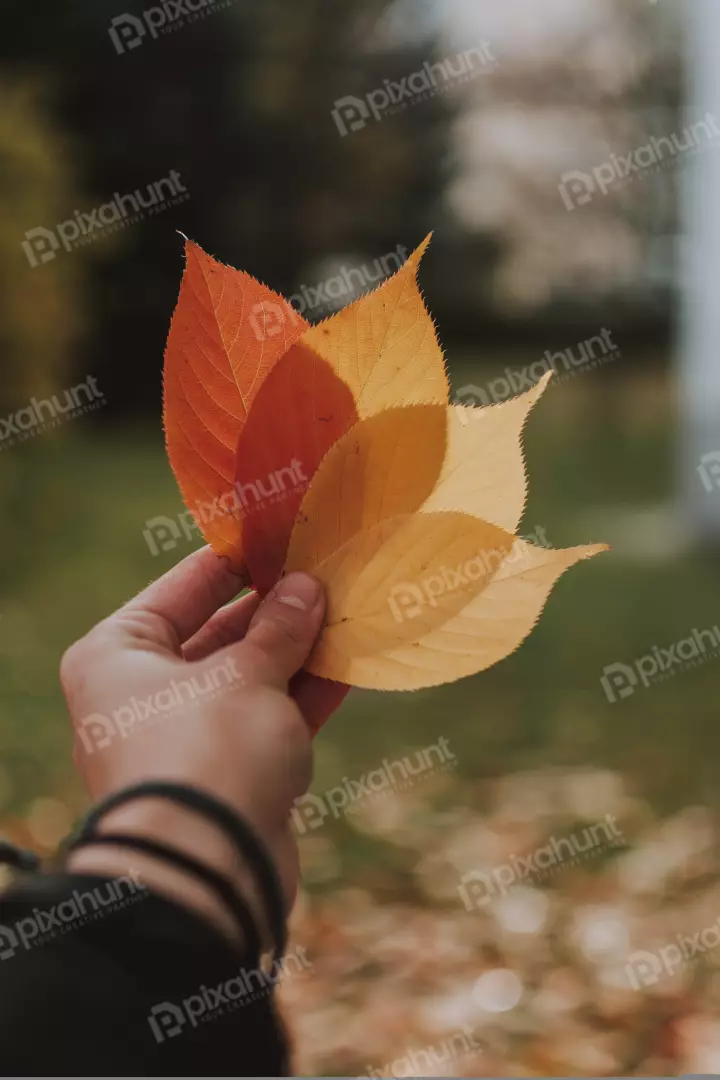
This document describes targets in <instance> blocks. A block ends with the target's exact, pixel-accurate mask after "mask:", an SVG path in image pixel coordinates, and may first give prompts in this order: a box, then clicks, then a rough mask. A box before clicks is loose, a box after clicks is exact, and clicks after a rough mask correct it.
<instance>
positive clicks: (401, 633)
mask: <svg viewBox="0 0 720 1080" xmlns="http://www.w3.org/2000/svg"><path fill="white" fill-rule="evenodd" d="M459 517H463V518H464V516H463V515H456V514H452V513H443V514H428V515H426V514H419V515H414V516H413V517H412V518H411V519H410V520H408V521H406V522H405V523H403V524H402V525H401V526H399V527H398V526H396V525H394V524H393V523H392V522H385V523H383V525H382V526H380V528H379V529H378V527H376V528H375V530H369V532H368V533H362V534H359V535H358V536H356V537H355V539H354V540H351V541H350V542H349V543H348V544H346V545H345V546H344V547H343V548H342V549H341V551H340V552H337V553H335V554H334V555H333V556H331V558H330V559H329V560H326V562H325V563H323V564H322V565H321V566H319V567H317V568H315V569H314V570H313V572H314V573H316V574H317V575H318V576H319V577H320V578H321V580H323V582H324V584H325V586H326V588H327V590H328V593H329V596H330V597H331V606H330V620H329V622H328V626H327V628H326V630H325V631H324V632H323V634H322V636H321V638H320V641H319V643H318V645H317V646H316V649H315V651H314V652H313V654H312V656H311V658H310V661H309V665H308V667H309V670H311V671H313V672H314V673H315V674H317V675H323V676H325V677H326V678H331V679H337V680H339V681H342V682H347V683H350V684H352V685H354V686H362V687H367V688H371V689H376V690H417V689H420V688H422V687H428V686H438V685H440V684H441V683H447V682H452V681H454V680H456V679H460V678H463V677H465V676H467V675H472V674H475V673H476V672H478V671H483V670H484V669H486V668H488V667H491V666H492V665H493V664H496V663H498V661H500V660H502V659H504V658H505V657H506V656H508V655H510V653H512V652H514V650H515V649H516V648H517V647H518V646H519V645H520V644H521V643H522V641H524V639H525V638H526V637H527V636H528V634H529V633H530V632H531V630H532V629H533V626H534V625H535V623H536V621H537V619H538V618H539V616H540V613H541V611H542V609H543V607H544V605H545V602H546V600H547V598H548V596H549V594H550V591H551V589H552V587H553V585H554V584H555V582H556V581H557V580H558V578H559V577H560V575H561V574H562V573H563V572H564V571H565V570H567V569H568V568H569V567H571V566H573V565H574V564H575V563H576V562H579V561H580V560H581V559H586V558H590V557H591V556H593V555H597V554H599V553H600V552H601V551H606V550H607V546H606V545H604V544H596V545H590V546H585V547H575V548H569V549H567V550H562V551H555V550H551V549H548V548H541V547H535V546H533V545H532V544H527V543H525V542H524V541H522V540H519V539H514V543H512V547H511V548H510V547H508V546H506V540H505V538H508V540H507V543H510V542H512V540H513V538H512V537H509V534H507V533H506V532H504V530H501V529H494V531H493V532H487V533H485V534H484V536H485V538H486V540H485V542H486V545H487V546H485V547H483V548H478V549H476V552H475V558H478V557H479V559H480V563H479V565H481V566H483V567H485V568H486V569H489V570H490V573H489V574H488V573H484V574H481V575H480V576H479V577H478V579H477V581H476V582H474V583H473V584H472V585H470V584H469V583H467V582H460V581H458V580H455V582H454V583H453V581H454V577H455V578H457V575H458V572H460V573H461V575H462V576H463V577H465V578H468V576H469V575H468V574H467V572H466V565H467V561H468V560H469V559H470V558H471V557H472V556H470V555H468V554H467V551H468V544H467V541H469V543H470V546H471V545H472V543H474V542H476V537H477V538H480V537H481V536H482V535H483V534H481V533H477V534H476V533H474V531H473V529H472V527H468V526H467V525H466V522H465V520H463V524H462V527H459V525H458V521H457V519H458V518H459ZM467 520H468V521H470V520H473V519H467ZM478 525H479V526H480V528H481V529H482V527H485V528H486V529H493V528H494V527H493V526H489V525H487V524H486V523H483V522H478ZM379 539H380V540H381V541H382V542H379ZM411 545H412V547H411ZM406 549H407V550H406ZM498 563H499V565H498ZM494 565H497V569H495V570H494V572H493V566H494ZM363 567H365V569H364V570H363ZM294 569H303V567H294ZM428 582H432V585H431V587H430V589H428V587H427V585H428ZM440 582H443V583H444V585H445V588H444V589H443V590H442V591H440V589H441V585H440ZM433 591H438V596H437V597H436V598H435V604H434V605H433V604H431V601H430V599H429V595H430V594H432V593H433ZM393 602H394V603H393ZM386 607H387V609H388V611H389V613H390V614H389V617H388V615H387V614H386V611H385V609H386ZM398 613H402V620H401V622H399V623H398V624H397V629H396V628H395V627H394V626H393V625H392V622H393V621H396V619H397V615H398ZM347 624H349V625H347ZM393 639H396V640H397V645H395V646H393V644H392V642H393Z"/></svg>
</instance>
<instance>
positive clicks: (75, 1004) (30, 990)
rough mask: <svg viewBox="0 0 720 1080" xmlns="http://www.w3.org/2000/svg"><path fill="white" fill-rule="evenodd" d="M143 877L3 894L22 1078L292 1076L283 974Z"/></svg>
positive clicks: (17, 1070) (77, 880) (7, 980)
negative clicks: (264, 966) (278, 995)
mask: <svg viewBox="0 0 720 1080" xmlns="http://www.w3.org/2000/svg"><path fill="white" fill-rule="evenodd" d="M250 963H251V961H250V960H249V958H248V957H246V956H243V954H242V952H241V951H240V949H239V948H238V950H237V951H235V950H234V949H233V948H232V946H231V945H230V944H229V943H228V942H226V941H225V939H224V938H223V937H222V936H221V935H220V934H219V933H218V932H217V931H215V930H214V929H213V927H212V926H210V925H209V924H207V923H206V922H205V921H204V920H203V919H202V918H201V917H199V916H196V915H194V914H192V912H190V911H188V910H185V909H184V908H182V907H181V906H179V905H177V904H174V903H172V902H171V901H169V900H165V899H164V898H163V897H161V896H159V895H158V894H156V893H152V892H150V891H149V890H147V889H145V888H143V887H142V886H140V885H138V884H137V883H136V882H134V881H133V880H132V879H130V878H105V877H95V876H89V875H87V876H86V875H68V874H58V875H41V874H38V875H34V876H32V877H28V878H26V879H24V880H23V881H21V882H20V883H18V884H15V885H14V886H13V887H12V888H11V889H10V890H9V891H8V892H6V893H5V894H4V895H2V896H1V897H0V1062H1V1063H2V1065H1V1068H2V1075H4V1076H8V1075H13V1074H14V1075H16V1076H42V1075H45V1076H119V1075H127V1076H284V1075H287V1073H288V1062H287V1048H286V1043H285V1038H284V1035H283V1031H282V1027H281V1024H280V1021H279V1018H278V1016H277V1013H276V1011H275V1005H274V999H273V987H274V977H273V974H272V973H267V974H266V973H265V972H263V971H261V970H259V969H258V967H257V966H256V965H255V963H254V961H252V964H253V966H252V967H251V966H250Z"/></svg>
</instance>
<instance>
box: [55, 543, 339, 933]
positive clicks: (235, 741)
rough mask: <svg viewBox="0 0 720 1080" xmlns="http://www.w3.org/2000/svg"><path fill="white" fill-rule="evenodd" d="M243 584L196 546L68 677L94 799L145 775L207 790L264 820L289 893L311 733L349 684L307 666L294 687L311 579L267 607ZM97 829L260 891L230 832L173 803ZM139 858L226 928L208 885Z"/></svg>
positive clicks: (124, 813)
mask: <svg viewBox="0 0 720 1080" xmlns="http://www.w3.org/2000/svg"><path fill="white" fill-rule="evenodd" d="M239 588H240V582H239V580H238V578H237V577H236V576H235V575H234V574H233V573H232V572H231V570H230V569H229V567H228V565H227V563H226V561H224V560H222V559H219V558H218V557H217V556H216V555H215V554H214V553H213V552H212V551H211V550H210V549H209V548H204V549H202V550H201V551H198V552H196V553H195V554H193V555H191V556H189V557H188V558H187V559H185V560H184V561H183V562H182V563H180V564H179V565H178V566H177V567H175V568H174V569H173V570H171V571H170V572H169V573H168V574H166V575H165V576H164V577H163V578H161V579H160V580H159V581H157V582H155V583H154V584H153V585H151V586H150V587H149V588H148V589H146V590H145V591H144V592H142V593H141V594H140V595H139V596H137V597H136V598H135V599H134V600H131V601H130V602H129V603H128V604H126V605H125V606H124V607H123V608H121V609H120V610H119V611H118V612H116V613H115V614H114V615H111V616H110V617H109V618H107V619H105V620H103V621H102V622H101V623H99V624H98V625H97V626H96V627H95V628H94V629H93V630H91V631H90V632H89V633H88V634H87V635H86V637H84V638H82V639H81V640H80V641H79V642H77V643H76V644H75V645H73V646H71V648H70V649H69V650H68V652H67V653H66V654H65V656H64V657H63V661H62V665H61V680H62V684H63V689H64V692H65V695H66V698H67V702H68V706H69V709H70V714H71V717H72V720H73V725H74V729H75V761H76V764H77V767H78V769H79V770H80V772H81V774H82V775H83V777H84V779H85V781H86V783H87V786H88V788H89V791H90V794H91V795H92V796H93V798H94V799H102V798H104V797H106V796H107V795H110V794H112V793H113V792H116V791H119V790H121V789H122V788H124V787H127V786H129V785H133V784H137V783H139V782H142V781H144V780H174V781H179V782H184V783H189V784H192V785H193V786H195V787H199V788H203V789H204V790H206V791H208V792H209V793H210V794H212V795H215V796H216V797H217V798H219V799H220V800H222V801H223V802H225V803H226V804H227V805H229V806H231V807H232V808H233V809H235V810H236V811H238V812H239V813H240V814H241V815H242V816H243V817H244V818H245V819H246V820H247V821H248V822H249V823H250V824H251V825H252V826H253V827H254V829H255V831H256V833H257V834H258V835H259V836H260V838H261V839H262V840H263V841H264V843H265V845H266V847H267V848H268V851H269V852H270V854H271V857H272V858H273V859H274V861H275V864H276V867H277V869H278V872H279V875H280V879H281V881H282V884H283V887H284V890H285V893H286V896H287V898H288V900H289V901H291V900H292V898H293V897H294V895H295V892H296V889H297V881H298V859H297V847H296V844H295V841H294V837H293V834H292V831H291V828H290V811H291V808H292V805H293V802H294V800H295V799H296V798H297V797H298V796H300V795H302V794H304V792H305V791H306V790H307V788H308V786H309V783H310V779H311V772H312V751H311V732H312V730H316V729H317V727H319V726H320V724H321V723H322V722H323V721H324V719H325V718H326V717H327V716H328V715H329V714H330V712H332V711H333V709H334V708H335V707H336V705H337V704H339V701H340V700H342V697H344V694H345V688H344V687H339V686H338V685H337V684H334V683H330V682H327V681H326V680H323V679H316V678H314V677H312V676H308V675H307V673H302V674H301V676H300V677H299V678H298V677H296V679H295V681H294V687H295V689H294V698H291V697H290V696H289V695H288V683H289V681H290V680H291V679H292V677H293V676H295V675H296V673H297V672H298V671H299V669H300V668H301V667H302V664H303V663H304V661H305V659H306V658H307V655H308V654H309V652H310V650H311V648H312V645H313V643H314V641H315V638H316V637H317V634H318V633H319V631H320V628H321V625H322V621H323V615H324V610H325V601H324V596H323V592H322V587H321V585H320V584H319V583H318V582H317V581H316V580H315V579H314V578H311V577H310V576H309V575H307V574H291V575H289V576H288V577H287V578H284V579H282V580H281V582H279V583H278V585H277V586H276V588H275V590H274V591H273V592H272V593H271V594H270V596H268V597H267V598H266V599H265V600H264V601H262V602H260V600H259V598H258V597H257V595H255V594H250V595H247V596H245V597H243V598H241V599H240V600H237V601H235V602H234V603H232V604H228V601H230V600H232V598H233V597H234V596H235V595H236V594H237V592H238V589H239ZM223 604H228V606H226V607H222V606H221V605H223ZM178 698H179V701H178ZM173 701H174V705H173V704H172V702H173ZM168 703H171V704H170V707H169V708H166V706H167V705H168ZM150 710H152V712H151V711H150ZM101 830H103V831H117V830H119V831H123V832H134V833H135V834H139V835H146V836H151V837H152V838H154V839H159V840H164V841H167V842H174V843H175V846H180V847H181V848H182V849H183V850H184V851H185V852H187V853H188V854H191V855H195V856H196V857H198V856H199V857H200V858H201V859H202V860H203V861H205V862H206V863H209V864H211V865H212V866H213V868H215V869H216V870H220V871H221V872H223V873H224V874H225V875H226V876H228V877H231V879H233V880H235V882H236V883H238V882H239V881H241V882H242V884H243V886H244V887H245V889H250V890H251V891H252V885H251V882H250V879H249V876H247V875H243V873H242V871H241V870H239V869H238V866H237V863H238V859H237V855H236V853H235V850H234V848H233V847H232V845H231V844H230V843H229V841H228V840H227V838H225V837H224V835H222V834H221V833H219V832H218V831H217V830H216V829H215V828H214V826H213V825H212V824H211V823H209V822H207V821H206V820H205V819H204V818H200V817H198V816H196V815H194V814H192V813H191V812H189V811H186V810H184V809H182V808H178V807H176V806H174V805H171V804H169V803H166V802H165V801H161V800H155V799H153V800H150V799H143V800H138V801H136V802H133V803H130V804H127V805H125V806H122V807H118V808H117V809H116V810H114V811H112V812H111V813H109V814H108V815H107V816H106V817H105V818H104V820H103V823H102V826H101ZM129 861H130V855H129V853H128V854H123V853H122V852H120V851H119V850H118V849H112V848H110V847H108V848H89V849H85V850H80V851H78V852H77V853H75V854H74V855H72V857H71V860H70V863H69V865H70V867H71V869H73V870H76V871H79V872H91V873H96V872H101V873H115V872H117V871H118V870H119V869H120V864H122V867H124V868H125V869H126V868H127V866H128V865H129ZM139 863H142V864H143V865H142V867H140V869H141V870H142V872H143V874H144V878H145V880H146V881H147V883H148V884H155V885H158V886H159V887H162V888H164V890H165V891H166V892H170V893H171V894H173V895H175V896H178V897H179V898H180V899H181V900H182V901H183V902H185V903H188V904H190V905H191V906H195V907H196V908H199V909H201V910H202V911H203V912H204V913H205V914H206V915H208V917H210V918H213V919H214V921H215V922H216V923H218V924H221V923H222V924H223V929H226V930H227V929H228V927H227V923H226V921H225V920H226V916H224V913H223V916H222V917H221V913H220V911H218V908H217V902H216V901H215V899H214V898H213V897H212V896H211V895H209V893H208V890H207V887H205V886H202V885H198V884H197V883H195V882H193V881H190V879H187V878H186V877H185V876H184V875H183V874H182V873H181V872H179V871H176V870H174V869H173V868H170V867H168V866H165V865H164V864H160V863H156V862H154V861H153V860H152V859H151V858H150V857H144V858H143V859H141V858H140V856H138V855H137V854H136V853H133V854H132V864H133V867H135V868H137V867H138V865H139ZM121 872H125V871H122V870H121ZM148 874H149V879H148ZM238 874H240V878H238Z"/></svg>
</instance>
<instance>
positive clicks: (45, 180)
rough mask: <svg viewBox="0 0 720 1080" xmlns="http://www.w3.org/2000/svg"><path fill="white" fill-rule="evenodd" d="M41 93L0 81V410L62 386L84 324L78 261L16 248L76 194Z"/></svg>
mask: <svg viewBox="0 0 720 1080" xmlns="http://www.w3.org/2000/svg"><path fill="white" fill-rule="evenodd" d="M44 96H46V95H44V94H43V92H41V89H40V87H39V86H38V85H36V84H34V83H29V82H28V81H27V80H20V79H13V78H6V79H4V80H3V82H2V84H0V346H1V348H2V354H3V380H2V386H1V387H0V410H2V411H3V415H6V414H7V413H9V412H14V411H15V410H17V409H20V408H22V407H23V406H25V405H27V403H28V401H29V400H30V398H31V397H32V396H33V394H38V395H40V396H43V395H47V394H48V393H50V392H54V391H56V390H59V389H61V388H63V387H64V386H65V385H66V383H67V379H68V374H69V370H70V366H71V356H70V347H71V345H72V343H73V342H74V340H75V339H76V337H77V334H78V332H79V330H80V328H81V327H82V324H83V311H82V301H83V287H82V286H83V263H82V260H74V261H72V262H70V261H69V262H68V263H67V264H62V263H60V262H56V263H53V264H50V265H43V264H38V265H36V266H32V265H31V262H30V261H29V259H28V256H27V255H26V252H25V251H24V250H23V247H22V241H23V237H24V234H25V232H27V231H28V230H31V229H34V228H37V227H39V226H40V227H43V226H47V225H50V226H52V224H53V223H54V222H57V221H59V220H62V218H63V217H65V216H67V209H68V207H69V206H74V201H75V199H76V177H75V170H74V169H73V167H72V165H71V164H70V160H69V156H68V153H67V145H66V140H65V137H64V136H62V135H61V134H60V133H59V132H58V131H57V129H56V128H55V126H54V124H53V121H52V118H51V116H50V115H48V111H47V109H46V108H45V106H44V102H43V98H44Z"/></svg>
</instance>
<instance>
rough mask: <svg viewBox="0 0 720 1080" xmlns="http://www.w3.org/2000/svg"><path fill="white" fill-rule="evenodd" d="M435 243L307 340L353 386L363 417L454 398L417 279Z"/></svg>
mask: <svg viewBox="0 0 720 1080" xmlns="http://www.w3.org/2000/svg"><path fill="white" fill-rule="evenodd" d="M429 243H430V237H429V236H428V237H427V239H425V240H424V241H423V243H422V244H421V245H420V247H419V248H417V250H416V251H414V252H413V253H412V255H411V256H410V258H409V259H408V260H407V262H406V263H405V264H404V265H403V266H402V267H401V268H400V270H398V272H397V273H396V274H394V275H393V276H392V277H391V278H389V279H388V281H386V282H384V284H382V285H381V286H380V287H379V288H378V289H375V291H374V292H372V293H370V294H369V295H368V296H364V297H362V298H361V299H360V300H357V301H356V302H355V303H354V304H349V305H348V307H346V308H343V310H342V311H340V312H338V314H337V315H333V316H332V317H331V318H329V319H326V320H325V321H324V322H321V323H318V325H317V326H313V327H312V328H311V329H310V330H307V331H306V332H305V333H304V334H303V336H302V338H301V341H300V343H301V344H302V345H303V346H305V347H308V348H310V349H312V350H313V351H314V352H315V353H316V355H317V356H319V357H320V358H321V359H322V360H325V361H326V362H327V363H328V364H329V365H330V367H331V368H332V369H333V371H335V373H336V374H337V375H338V376H339V377H340V378H341V379H342V380H343V381H344V382H345V383H346V384H347V385H348V386H349V387H350V390H351V391H352V393H353V396H354V397H355V404H356V408H357V413H358V416H359V417H360V418H361V419H362V418H363V417H367V416H372V415H373V414H374V413H378V412H380V411H381V410H382V409H391V408H394V407H397V406H398V405H414V404H422V403H431V404H438V405H444V404H447V402H448V393H449V389H448V381H447V374H446V372H445V361H444V358H443V353H442V349H441V348H440V344H439V342H438V339H437V334H436V333H435V325H434V323H433V320H432V317H431V316H430V313H429V312H428V310H427V308H426V307H425V302H424V300H423V298H422V294H421V292H420V289H419V287H418V283H417V272H418V265H419V263H420V259H421V258H422V256H423V254H424V253H425V251H426V249H427V246H428V244H429ZM291 352H292V350H291Z"/></svg>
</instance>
